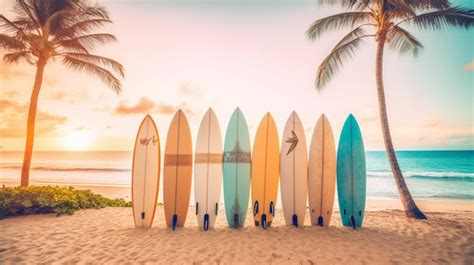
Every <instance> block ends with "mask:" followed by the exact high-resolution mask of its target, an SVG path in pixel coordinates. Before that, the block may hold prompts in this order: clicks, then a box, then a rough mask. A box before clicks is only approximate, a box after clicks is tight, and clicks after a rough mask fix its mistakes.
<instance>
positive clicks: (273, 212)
mask: <svg viewBox="0 0 474 265" xmlns="http://www.w3.org/2000/svg"><path fill="white" fill-rule="evenodd" d="M270 214H271V215H272V216H273V217H275V205H274V204H273V202H270Z"/></svg>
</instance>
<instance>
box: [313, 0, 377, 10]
mask: <svg viewBox="0 0 474 265" xmlns="http://www.w3.org/2000/svg"><path fill="white" fill-rule="evenodd" d="M374 2H375V1H373V0H319V3H320V4H329V5H339V6H342V7H344V8H348V9H351V10H363V9H365V8H366V7H368V6H370V5H371V4H373V3H374Z"/></svg>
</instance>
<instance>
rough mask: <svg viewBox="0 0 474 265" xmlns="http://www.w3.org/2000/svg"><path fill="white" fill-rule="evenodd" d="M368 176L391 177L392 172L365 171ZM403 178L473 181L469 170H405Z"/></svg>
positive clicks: (473, 177) (473, 175) (472, 175)
mask: <svg viewBox="0 0 474 265" xmlns="http://www.w3.org/2000/svg"><path fill="white" fill-rule="evenodd" d="M367 176H369V177H381V178H387V177H389V178H391V177H392V172H389V171H384V172H367ZM403 176H404V177H405V178H418V179H444V180H472V181H474V173H469V172H439V171H420V172H416V171H406V172H403Z"/></svg>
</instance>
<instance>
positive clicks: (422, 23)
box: [400, 7, 474, 30]
mask: <svg viewBox="0 0 474 265" xmlns="http://www.w3.org/2000/svg"><path fill="white" fill-rule="evenodd" d="M406 21H408V22H409V23H411V24H413V25H415V26H416V27H419V28H421V29H425V30H426V29H434V30H440V29H447V28H449V27H453V26H454V27H461V28H465V29H469V28H471V27H473V26H474V9H468V8H462V7H452V8H448V9H445V10H439V11H434V12H429V13H424V14H421V15H417V16H415V17H413V18H411V19H408V20H406ZM403 22H405V21H402V22H400V23H403Z"/></svg>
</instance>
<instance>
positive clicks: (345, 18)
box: [306, 12, 373, 40]
mask: <svg viewBox="0 0 474 265" xmlns="http://www.w3.org/2000/svg"><path fill="white" fill-rule="evenodd" d="M372 18H373V15H372V13H370V12H346V13H340V14H337V15H333V16H329V17H325V18H321V19H318V20H316V21H315V22H314V23H313V24H311V26H310V27H309V29H308V30H307V31H306V34H307V36H308V38H310V39H311V40H317V39H318V38H319V37H320V36H321V35H322V34H323V33H325V32H327V31H330V30H336V29H340V28H343V27H352V28H353V27H355V26H359V25H360V24H362V23H369V22H371V21H372Z"/></svg>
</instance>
